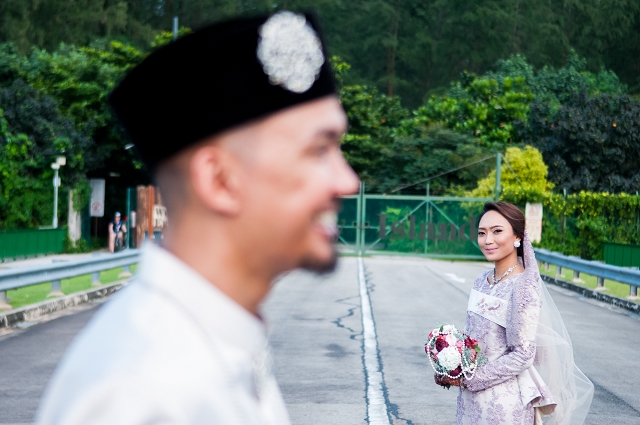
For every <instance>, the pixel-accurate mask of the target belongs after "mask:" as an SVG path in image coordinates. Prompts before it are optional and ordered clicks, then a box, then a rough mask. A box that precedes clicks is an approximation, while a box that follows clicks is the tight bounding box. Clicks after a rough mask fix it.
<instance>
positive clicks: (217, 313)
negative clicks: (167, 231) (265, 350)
mask: <svg viewBox="0 0 640 425" xmlns="http://www.w3.org/2000/svg"><path fill="white" fill-rule="evenodd" d="M139 267H140V269H139V272H138V279H140V280H141V281H144V282H145V284H148V285H150V286H152V287H155V288H157V289H159V290H161V291H163V292H164V293H165V294H167V295H168V296H169V297H171V298H172V299H173V300H174V301H175V302H176V303H178V304H180V305H181V307H182V308H184V309H186V310H188V311H189V313H190V315H191V316H192V318H193V319H194V320H196V321H197V322H198V324H199V325H200V326H201V327H202V328H203V329H204V330H205V331H206V332H207V333H208V334H209V336H210V337H211V338H212V339H214V340H217V339H223V340H224V341H226V342H228V343H230V344H232V345H234V346H237V347H238V348H240V349H243V350H247V351H254V350H257V349H260V348H262V347H263V346H264V344H265V343H266V328H265V325H264V323H263V322H262V321H261V320H260V319H259V318H257V317H256V316H254V315H253V314H251V313H249V312H248V311H247V310H245V309H244V308H243V307H241V306H240V305H239V304H238V303H236V302H235V301H234V300H232V299H231V298H229V297H228V296H227V295H226V294H225V293H223V292H222V291H221V290H220V289H218V288H217V287H216V286H215V285H214V284H213V283H211V282H209V281H208V280H207V279H205V278H204V277H203V276H201V275H200V274H198V273H197V272H196V271H195V270H193V269H192V268H191V267H189V266H188V265H186V264H185V263H184V262H182V260H180V259H179V258H178V257H176V256H175V255H173V254H171V253H170V252H169V251H167V250H165V249H163V248H160V247H158V246H155V245H153V244H150V243H149V244H146V245H145V247H144V248H143V249H142V258H141V262H140V266H139Z"/></svg>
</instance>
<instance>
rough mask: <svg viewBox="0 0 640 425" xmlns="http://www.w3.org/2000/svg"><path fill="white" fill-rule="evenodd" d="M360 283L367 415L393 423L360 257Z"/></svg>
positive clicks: (381, 424)
mask: <svg viewBox="0 0 640 425" xmlns="http://www.w3.org/2000/svg"><path fill="white" fill-rule="evenodd" d="M358 283H359V285H360V305H361V309H362V334H363V339H364V341H363V350H364V369H365V373H366V394H367V417H368V418H369V424H370V425H391V422H390V421H389V413H388V411H387V403H386V401H385V397H384V377H383V376H382V364H380V360H379V359H380V358H379V356H378V337H377V335H376V325H375V322H374V321H373V312H372V310H371V300H370V299H369V290H368V289H367V280H366V277H365V274H364V262H363V261H362V257H358Z"/></svg>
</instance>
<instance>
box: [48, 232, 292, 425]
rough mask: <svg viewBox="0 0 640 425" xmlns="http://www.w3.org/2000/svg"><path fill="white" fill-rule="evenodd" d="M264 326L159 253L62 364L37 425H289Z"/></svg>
mask: <svg viewBox="0 0 640 425" xmlns="http://www.w3.org/2000/svg"><path fill="white" fill-rule="evenodd" d="M266 347H267V339H266V332H265V327H264V324H263V323H262V322H261V321H260V320H259V319H258V318H257V317H255V316H254V315H252V314H250V313H249V312H247V311H246V310H244V309H243V308H242V307H240V306H239V305H238V304H236V303H235V302H234V301H232V300H231V299H230V298H228V297H227V296H226V295H225V294H223V293H222V292H221V291H220V290H218V289H217V288H216V287H215V286H214V285H212V284H211V283H210V282H208V281H206V280H205V279H204V278H203V277H201V276H200V275H198V274H197V273H196V272H195V271H193V270H192V269H191V268H189V267H188V266H187V265H185V264H184V263H182V262H181V261H180V260H179V259H177V258H176V257H174V256H173V255H172V254H170V253H169V252H167V251H166V250H164V249H162V248H158V247H156V246H152V245H148V246H146V247H145V248H144V249H143V254H142V260H141V263H140V268H139V273H138V276H137V278H135V280H134V281H133V282H132V283H131V284H130V285H129V286H128V287H126V288H124V289H123V290H122V291H121V292H120V293H118V294H116V295H115V296H114V297H113V299H112V300H110V301H109V302H108V303H107V304H105V305H104V306H103V307H102V308H101V310H100V311H98V312H97V313H96V315H95V316H94V318H93V319H92V320H91V322H90V323H89V325H87V327H86V328H85V329H84V330H83V331H82V332H81V333H80V335H79V336H78V337H77V338H76V340H75V341H74V342H73V344H72V345H71V347H70V349H69V351H68V352H67V353H66V355H65V356H64V358H63V360H62V362H61V363H60V365H59V366H58V369H57V370H56V372H55V374H54V376H53V378H52V380H51V382H50V384H49V387H48V388H47V390H46V392H45V395H44V398H43V401H42V404H41V405H40V410H39V412H38V420H37V421H38V424H40V425H98V424H104V425H107V424H109V425H114V424H118V425H134V424H135V425H143V424H144V425H152V424H193V425H196V424H197V425H202V424H217V425H227V424H228V425H245V424H247V425H249V424H251V425H276V424H277V425H287V424H289V418H288V415H287V411H286V408H285V405H284V402H283V400H282V396H281V394H280V390H279V389H278V385H277V383H276V381H275V379H274V378H273V376H272V375H271V373H270V371H269V366H268V363H269V362H268V355H267V349H266Z"/></svg>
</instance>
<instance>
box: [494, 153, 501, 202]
mask: <svg viewBox="0 0 640 425" xmlns="http://www.w3.org/2000/svg"><path fill="white" fill-rule="evenodd" d="M501 166H502V154H501V153H499V154H497V155H496V191H495V196H496V202H498V201H499V200H500V167H501Z"/></svg>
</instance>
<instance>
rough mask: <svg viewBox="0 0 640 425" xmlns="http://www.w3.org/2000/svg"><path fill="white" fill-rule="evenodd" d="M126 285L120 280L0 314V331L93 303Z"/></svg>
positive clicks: (124, 281)
mask: <svg viewBox="0 0 640 425" xmlns="http://www.w3.org/2000/svg"><path fill="white" fill-rule="evenodd" d="M126 283H127V281H126V280H121V281H118V282H114V283H110V284H107V285H104V286H101V287H99V288H92V289H88V290H86V291H82V292H75V293H73V294H69V295H65V296H64V297H60V298H56V299H53V300H47V301H42V302H39V303H36V304H31V305H27V306H24V307H20V308H17V309H15V310H9V311H6V312H4V313H0V329H2V328H7V327H10V326H13V325H15V324H16V323H19V322H32V321H36V320H37V319H38V318H40V317H42V316H45V315H47V314H51V313H55V312H56V311H61V310H65V309H67V308H69V307H73V306H76V305H79V304H84V303H88V302H89V301H93V300H95V299H98V298H104V297H108V296H109V295H111V294H113V293H114V292H116V291H117V290H118V289H120V288H121V287H122V286H123V285H126Z"/></svg>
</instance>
